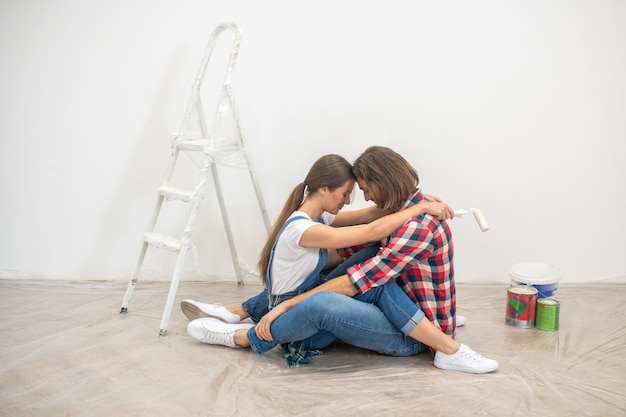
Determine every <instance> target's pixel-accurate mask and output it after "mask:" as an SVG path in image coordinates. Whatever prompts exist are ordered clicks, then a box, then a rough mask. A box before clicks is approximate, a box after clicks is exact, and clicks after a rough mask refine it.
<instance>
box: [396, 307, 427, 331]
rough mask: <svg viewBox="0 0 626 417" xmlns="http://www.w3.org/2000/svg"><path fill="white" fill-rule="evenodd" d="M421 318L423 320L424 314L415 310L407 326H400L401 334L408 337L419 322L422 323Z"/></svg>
mask: <svg viewBox="0 0 626 417" xmlns="http://www.w3.org/2000/svg"><path fill="white" fill-rule="evenodd" d="M423 318H424V312H423V311H422V310H417V311H416V312H415V314H414V315H413V317H411V319H410V320H409V321H408V322H407V324H405V325H404V326H402V328H401V329H400V331H402V333H404V334H405V335H407V336H409V334H410V333H411V332H412V331H413V330H414V329H415V328H416V327H417V324H418V323H419V322H420V321H422V319H423Z"/></svg>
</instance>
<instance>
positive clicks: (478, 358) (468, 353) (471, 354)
mask: <svg viewBox="0 0 626 417" xmlns="http://www.w3.org/2000/svg"><path fill="white" fill-rule="evenodd" d="M461 353H462V354H463V356H465V357H466V358H468V359H470V360H473V361H474V362H482V361H483V359H485V357H484V356H483V355H481V354H480V353H478V352H475V351H473V350H470V349H465V350H463V352H461Z"/></svg>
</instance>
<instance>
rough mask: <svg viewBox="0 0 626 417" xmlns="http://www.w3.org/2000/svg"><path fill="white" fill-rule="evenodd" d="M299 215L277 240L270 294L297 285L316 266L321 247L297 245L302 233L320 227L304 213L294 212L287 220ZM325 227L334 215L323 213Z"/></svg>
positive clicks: (284, 290) (287, 290) (288, 290)
mask: <svg viewBox="0 0 626 417" xmlns="http://www.w3.org/2000/svg"><path fill="white" fill-rule="evenodd" d="M296 216H302V217H305V218H304V219H298V220H294V221H292V222H291V223H289V225H288V226H287V227H286V228H285V230H283V233H282V234H281V235H280V236H279V238H278V243H277V244H276V249H275V250H274V257H273V260H272V265H270V268H271V269H270V271H271V275H270V276H271V277H272V294H285V293H287V292H290V291H294V290H295V289H297V288H298V286H300V285H301V284H302V283H303V282H304V281H305V280H306V279H307V277H308V276H309V275H311V272H313V270H314V269H315V267H316V266H317V263H318V261H319V253H320V248H303V247H302V246H300V245H299V243H298V242H300V238H301V237H302V234H303V233H304V232H305V231H306V230H307V229H308V228H309V227H311V226H315V225H317V224H320V223H319V222H317V221H313V220H311V218H310V217H309V216H308V215H307V214H306V213H304V212H301V211H295V212H294V213H293V214H292V215H291V216H289V218H292V217H296ZM322 219H323V220H324V223H325V224H332V222H333V221H334V220H335V215H334V214H330V213H327V212H324V213H322Z"/></svg>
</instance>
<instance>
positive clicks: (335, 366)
mask: <svg viewBox="0 0 626 417" xmlns="http://www.w3.org/2000/svg"><path fill="white" fill-rule="evenodd" d="M125 289H126V283H125V282H121V281H109V282H65V281H63V282H61V281H37V282H33V281H29V280H26V281H24V280H22V281H17V280H16V281H13V280H1V281H0V313H1V315H0V317H1V321H0V329H1V334H2V338H1V341H0V416H46V417H54V416H58V417H61V416H84V417H92V416H150V417H155V416H167V417H174V416H245V417H252V416H255V417H258V416H274V417H279V416H413V415H423V416H624V415H626V359H625V356H626V331H625V330H626V325H625V323H626V306H625V304H626V303H625V301H626V285H625V284H613V283H609V284H606V283H603V284H589V285H563V284H561V286H560V287H559V289H558V298H559V300H560V302H561V310H560V329H559V330H558V331H552V332H547V331H541V330H537V329H535V328H532V329H521V328H516V327H512V326H509V325H506V324H505V305H506V300H507V296H506V289H507V285H506V284H485V285H476V284H472V285H463V284H458V285H457V301H458V312H459V314H463V315H465V316H466V317H467V319H468V322H467V324H466V326H464V327H461V328H459V329H458V331H457V340H459V341H461V342H463V343H466V344H468V345H469V346H471V347H472V348H474V349H475V350H477V351H478V352H480V353H482V354H484V355H485V356H489V357H492V358H494V359H497V360H498V361H499V362H500V368H499V369H498V370H497V371H496V372H494V373H492V374H486V375H471V374H465V373H460V372H450V371H442V370H439V369H437V368H435V367H434V366H433V364H432V355H431V354H430V353H425V354H421V355H418V356H415V357H410V358H393V357H386V356H382V355H378V354H375V353H372V352H368V351H365V350H361V349H358V348H354V347H351V346H348V345H346V344H342V343H337V344H335V345H333V346H331V347H330V348H328V349H326V350H325V351H324V354H323V355H321V356H318V357H316V358H315V362H314V364H313V365H312V366H310V367H307V368H295V369H288V368H287V367H286V366H285V363H284V359H283V358H282V355H281V352H280V349H279V348H276V349H275V350H273V351H271V352H269V353H267V354H265V355H257V354H256V353H254V352H252V351H251V350H248V349H231V348H226V347H221V346H209V345H205V344H202V343H199V342H197V341H195V340H193V339H191V338H190V337H189V336H188V335H187V333H186V327H185V326H186V323H187V320H186V318H185V316H184V315H183V314H182V312H181V311H180V308H179V302H180V300H182V299H183V298H194V299H200V300H203V301H209V302H219V303H222V304H231V303H237V302H241V301H242V300H244V299H246V298H247V297H248V296H251V295H253V294H256V293H257V292H258V291H259V290H260V286H259V285H257V284H256V283H252V284H246V285H245V286H243V287H238V286H237V285H236V284H235V283H234V282H217V283H207V282H195V281H194V282H185V281H183V282H181V284H180V287H179V290H178V294H177V298H176V299H177V302H176V305H175V307H174V311H173V312H172V316H171V319H170V322H169V326H168V333H167V336H164V337H163V336H158V335H157V332H158V327H159V323H160V319H161V314H162V310H163V307H164V304H165V298H166V295H167V291H168V289H169V284H168V283H164V282H142V281H140V282H139V283H138V284H137V287H136V289H135V292H134V295H133V299H132V301H131V304H130V308H129V311H128V313H126V314H119V308H120V304H121V302H122V298H123V295H124V292H125Z"/></svg>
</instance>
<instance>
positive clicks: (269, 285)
mask: <svg viewBox="0 0 626 417" xmlns="http://www.w3.org/2000/svg"><path fill="white" fill-rule="evenodd" d="M301 219H305V220H306V219H307V218H306V217H304V216H295V217H291V218H289V219H287V221H286V222H285V224H283V227H281V228H280V231H279V232H278V234H277V235H276V239H275V240H274V244H273V245H272V250H271V251H270V259H269V262H268V264H267V273H266V274H265V285H266V286H267V292H268V293H270V294H271V293H272V280H271V277H270V271H271V269H272V261H273V260H274V250H275V249H276V244H277V243H278V239H279V238H280V235H282V234H283V232H284V231H285V229H286V228H287V226H288V225H289V223H291V222H292V221H294V220H301Z"/></svg>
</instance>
